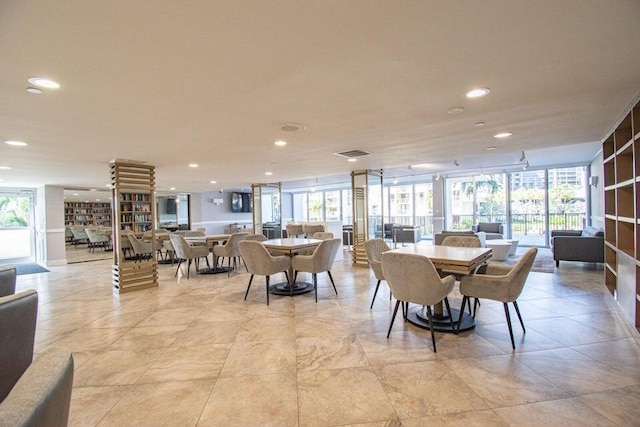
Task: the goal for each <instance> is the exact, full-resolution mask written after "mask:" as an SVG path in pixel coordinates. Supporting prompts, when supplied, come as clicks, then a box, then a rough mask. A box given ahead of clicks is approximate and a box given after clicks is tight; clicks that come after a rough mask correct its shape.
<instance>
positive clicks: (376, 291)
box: [369, 280, 404, 310]
mask: <svg viewBox="0 0 640 427" xmlns="http://www.w3.org/2000/svg"><path fill="white" fill-rule="evenodd" d="M380 282H381V281H380V280H378V283H377V284H376V290H375V291H373V299H372V300H371V307H369V310H373V303H374V302H375V301H376V295H378V288H379V287H380ZM402 308H404V306H402Z"/></svg>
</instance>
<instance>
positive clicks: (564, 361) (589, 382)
mask: <svg viewBox="0 0 640 427" xmlns="http://www.w3.org/2000/svg"><path fill="white" fill-rule="evenodd" d="M515 357H516V360H518V361H519V362H520V363H522V364H524V365H525V366H527V367H528V368H530V369H532V370H534V371H535V372H537V373H538V374H540V375H542V376H543V377H545V378H546V379H548V380H549V381H551V382H552V383H554V384H555V385H557V386H559V387H561V388H562V389H564V390H565V391H567V392H569V393H571V394H586V393H593V392H597V391H604V390H610V389H613V388H618V387H625V386H631V385H635V384H636V381H637V380H636V379H634V378H632V377H631V376H630V375H628V374H625V372H624V370H616V369H612V368H610V367H608V366H606V365H605V364H603V363H600V362H598V361H596V360H593V359H591V358H589V357H587V356H585V355H583V354H581V353H579V352H577V351H574V350H572V349H569V348H562V349H557V350H543V351H534V352H529V353H518V354H516V356H515Z"/></svg>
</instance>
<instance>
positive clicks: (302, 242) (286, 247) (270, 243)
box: [262, 237, 322, 296]
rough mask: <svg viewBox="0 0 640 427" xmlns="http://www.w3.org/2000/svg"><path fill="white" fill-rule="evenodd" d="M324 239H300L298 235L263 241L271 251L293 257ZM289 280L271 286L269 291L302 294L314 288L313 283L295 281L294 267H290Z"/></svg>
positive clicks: (280, 293)
mask: <svg viewBox="0 0 640 427" xmlns="http://www.w3.org/2000/svg"><path fill="white" fill-rule="evenodd" d="M321 242H322V240H318V239H299V238H297V237H290V238H286V239H269V240H265V241H264V242H262V244H263V245H264V247H265V248H267V249H269V252H274V251H276V252H281V253H282V254H283V255H287V256H289V257H291V258H293V256H294V255H295V254H296V253H298V252H300V251H301V250H304V249H314V248H315V247H316V246H318V245H319V244H320V243H321ZM288 274H289V282H282V283H276V284H274V285H271V286H269V292H270V293H271V294H274V295H290V296H293V295H300V294H305V293H307V292H311V291H312V290H313V284H312V283H308V282H295V283H291V282H292V281H293V267H289V271H288Z"/></svg>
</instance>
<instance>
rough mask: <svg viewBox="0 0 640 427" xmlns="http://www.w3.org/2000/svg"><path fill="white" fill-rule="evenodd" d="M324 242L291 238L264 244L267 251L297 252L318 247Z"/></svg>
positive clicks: (272, 240)
mask: <svg viewBox="0 0 640 427" xmlns="http://www.w3.org/2000/svg"><path fill="white" fill-rule="evenodd" d="M321 242H322V240H318V239H299V238H297V237H290V238H286V239H270V240H265V241H264V242H262V244H263V245H264V247H265V248H267V249H276V250H283V251H289V252H290V251H296V250H300V249H305V248H314V247H316V246H318V245H319V244H320V243H321Z"/></svg>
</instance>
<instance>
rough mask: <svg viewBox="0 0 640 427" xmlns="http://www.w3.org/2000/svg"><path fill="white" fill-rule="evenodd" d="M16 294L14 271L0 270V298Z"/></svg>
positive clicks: (10, 269) (9, 269)
mask: <svg viewBox="0 0 640 427" xmlns="http://www.w3.org/2000/svg"><path fill="white" fill-rule="evenodd" d="M15 293H16V269H15V268H5V269H2V270H0V297H6V296H7V295H12V294H15Z"/></svg>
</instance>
